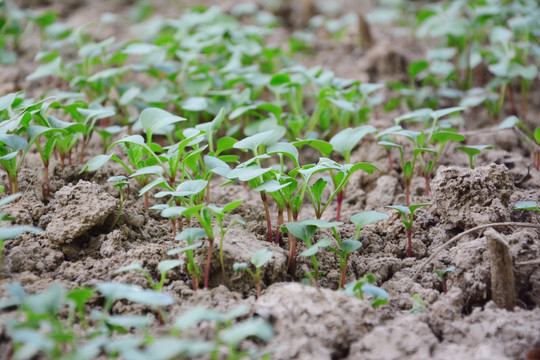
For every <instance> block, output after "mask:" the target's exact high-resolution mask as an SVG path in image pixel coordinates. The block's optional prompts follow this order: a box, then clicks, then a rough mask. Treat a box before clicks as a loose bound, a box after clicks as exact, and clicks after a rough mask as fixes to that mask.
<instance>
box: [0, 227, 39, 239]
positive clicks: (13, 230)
mask: <svg viewBox="0 0 540 360" xmlns="http://www.w3.org/2000/svg"><path fill="white" fill-rule="evenodd" d="M25 232H29V233H32V234H41V233H43V230H42V229H40V228H38V227H35V226H29V225H14V226H10V227H2V228H0V239H2V240H9V239H14V238H16V237H18V236H21V235H22V234H23V233H25Z"/></svg>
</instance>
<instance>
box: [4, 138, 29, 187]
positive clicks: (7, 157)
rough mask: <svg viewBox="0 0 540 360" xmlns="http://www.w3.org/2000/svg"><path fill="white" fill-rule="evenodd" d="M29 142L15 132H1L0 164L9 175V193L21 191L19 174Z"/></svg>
mask: <svg viewBox="0 0 540 360" xmlns="http://www.w3.org/2000/svg"><path fill="white" fill-rule="evenodd" d="M28 149H29V144H28V141H26V139H25V138H24V137H22V136H20V135H15V134H0V164H1V165H2V167H3V168H4V170H5V171H6V173H7V175H8V185H9V193H10V194H12V195H13V194H15V193H17V192H18V191H19V183H18V181H17V174H18V173H19V170H20V169H21V166H22V163H23V160H24V158H25V157H26V153H27V152H28Z"/></svg>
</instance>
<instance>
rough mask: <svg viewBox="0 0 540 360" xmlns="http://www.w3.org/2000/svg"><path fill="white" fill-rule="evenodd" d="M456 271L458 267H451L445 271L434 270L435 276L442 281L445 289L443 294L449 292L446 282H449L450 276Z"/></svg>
mask: <svg viewBox="0 0 540 360" xmlns="http://www.w3.org/2000/svg"><path fill="white" fill-rule="evenodd" d="M454 270H456V267H455V266H450V267H449V268H446V269H444V270H434V272H435V274H437V276H438V277H440V278H441V281H442V287H443V292H444V293H445V294H446V292H447V287H446V282H447V280H448V276H449V275H450V274H451V273H452V272H453V271H454Z"/></svg>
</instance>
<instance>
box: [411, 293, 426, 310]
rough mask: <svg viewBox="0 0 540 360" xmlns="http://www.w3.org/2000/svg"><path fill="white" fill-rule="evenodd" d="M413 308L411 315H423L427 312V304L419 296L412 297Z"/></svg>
mask: <svg viewBox="0 0 540 360" xmlns="http://www.w3.org/2000/svg"><path fill="white" fill-rule="evenodd" d="M412 301H413V306H412V308H411V310H410V312H411V314H421V313H423V312H424V311H426V304H425V303H424V301H423V300H422V298H421V297H420V295H418V294H414V295H413V296H412Z"/></svg>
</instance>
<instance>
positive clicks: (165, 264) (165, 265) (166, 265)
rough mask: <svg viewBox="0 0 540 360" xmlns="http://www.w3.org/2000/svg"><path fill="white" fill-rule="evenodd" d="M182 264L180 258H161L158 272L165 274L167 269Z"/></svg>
mask: <svg viewBox="0 0 540 360" xmlns="http://www.w3.org/2000/svg"><path fill="white" fill-rule="evenodd" d="M182 264H184V262H183V261H182V260H176V259H174V260H162V261H160V262H159V264H158V271H159V272H160V274H165V273H167V272H168V271H169V270H171V269H174V268H175V267H178V266H180V265H182Z"/></svg>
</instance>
